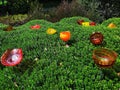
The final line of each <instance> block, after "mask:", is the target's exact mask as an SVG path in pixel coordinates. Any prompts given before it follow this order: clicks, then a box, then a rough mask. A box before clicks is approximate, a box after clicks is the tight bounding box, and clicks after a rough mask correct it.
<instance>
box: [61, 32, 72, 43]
mask: <svg viewBox="0 0 120 90" xmlns="http://www.w3.org/2000/svg"><path fill="white" fill-rule="evenodd" d="M70 37H71V33H70V31H63V32H60V39H61V40H63V41H64V42H67V41H68V40H70Z"/></svg>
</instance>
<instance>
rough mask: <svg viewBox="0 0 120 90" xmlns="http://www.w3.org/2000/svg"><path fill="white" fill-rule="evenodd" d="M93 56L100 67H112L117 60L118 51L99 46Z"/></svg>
mask: <svg viewBox="0 0 120 90" xmlns="http://www.w3.org/2000/svg"><path fill="white" fill-rule="evenodd" d="M92 58H93V59H94V62H95V64H97V65H98V66H100V67H103V68H105V67H111V66H112V65H113V64H114V63H115V61H116V58H117V53H116V52H114V51H112V50H109V49H106V48H98V49H96V50H94V51H93V56H92Z"/></svg>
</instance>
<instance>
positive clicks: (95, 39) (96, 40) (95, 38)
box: [90, 32, 103, 45]
mask: <svg viewBox="0 0 120 90" xmlns="http://www.w3.org/2000/svg"><path fill="white" fill-rule="evenodd" d="M90 41H91V43H92V44H94V45H100V44H102V42H103V35H102V33H100V32H94V33H93V34H91V35H90Z"/></svg>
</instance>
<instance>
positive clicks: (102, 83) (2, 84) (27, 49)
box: [0, 17, 120, 90]
mask: <svg viewBox="0 0 120 90" xmlns="http://www.w3.org/2000/svg"><path fill="white" fill-rule="evenodd" d="M78 19H84V20H85V21H90V20H89V19H87V18H83V17H71V18H64V19H62V20H61V21H60V22H57V23H51V22H48V21H45V20H33V21H30V22H28V23H26V24H24V25H21V26H19V27H14V28H15V30H13V31H9V32H6V31H3V30H2V28H3V27H5V25H3V24H0V29H1V30H0V48H1V49H0V56H1V55H2V54H3V53H4V51H5V50H6V49H8V48H22V49H23V54H24V58H23V61H22V62H21V63H20V64H19V65H18V66H15V67H5V66H3V65H0V73H1V75H0V90H8V89H11V90H118V89H119V88H120V77H119V76H117V74H116V73H117V72H120V70H119V68H120V56H119V54H120V28H119V23H120V20H119V18H115V20H114V18H113V19H109V20H107V21H104V22H103V23H102V24H97V26H89V27H84V26H81V25H78V24H77V22H76V21H77V20H78ZM113 21H114V22H116V23H115V24H116V25H117V26H118V28H113V29H110V28H108V27H107V25H108V24H109V23H111V22H113ZM35 24H40V25H41V28H40V29H39V30H31V29H30V26H32V25H35ZM48 28H54V29H56V30H57V33H56V34H54V35H48V34H47V33H46V30H47V29H48ZM67 30H69V31H70V32H71V35H72V36H71V40H70V41H69V47H68V48H67V47H65V42H63V41H62V40H60V38H59V33H60V32H61V31H67ZM95 31H99V32H101V33H102V34H103V36H104V42H103V44H102V45H99V46H95V45H93V44H92V43H91V42H90V40H89V37H90V35H91V34H92V33H93V32H95ZM99 47H105V48H109V49H111V50H114V51H116V52H117V53H118V58H117V62H116V63H115V65H114V70H113V69H101V68H99V67H97V66H96V65H95V64H94V61H93V59H92V51H93V50H94V49H96V48H99Z"/></svg>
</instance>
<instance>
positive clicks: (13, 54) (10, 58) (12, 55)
mask: <svg viewBox="0 0 120 90" xmlns="http://www.w3.org/2000/svg"><path fill="white" fill-rule="evenodd" d="M22 58H23V52H22V49H20V48H17V49H8V50H6V51H5V52H4V53H3V55H2V56H1V63H2V64H3V65H4V66H16V65H17V64H19V63H20V62H21V61H22Z"/></svg>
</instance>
